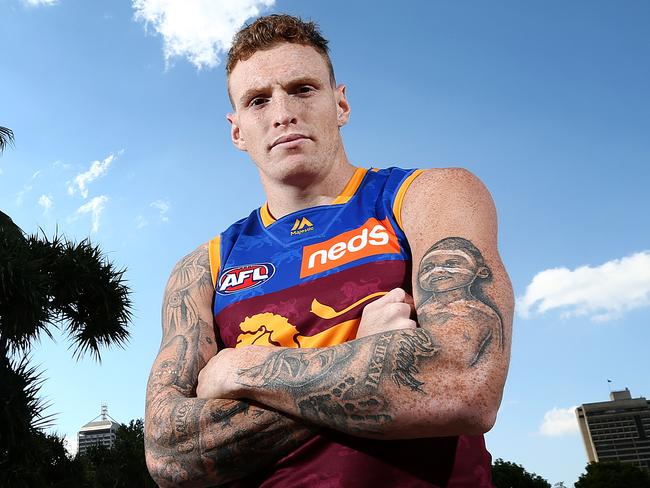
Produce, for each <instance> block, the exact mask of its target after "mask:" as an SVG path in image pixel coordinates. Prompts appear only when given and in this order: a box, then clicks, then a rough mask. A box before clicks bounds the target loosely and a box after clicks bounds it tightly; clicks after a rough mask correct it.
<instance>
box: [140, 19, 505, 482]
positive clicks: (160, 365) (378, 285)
mask: <svg viewBox="0 0 650 488" xmlns="http://www.w3.org/2000/svg"><path fill="white" fill-rule="evenodd" d="M227 71H228V75H229V77H228V89H229V95H230V98H231V101H232V105H233V113H231V114H229V115H228V120H229V122H230V124H231V138H232V142H233V144H234V145H235V146H236V147H237V148H238V149H241V150H243V151H246V152H247V153H248V154H249V155H250V157H251V159H252V160H253V162H254V163H255V164H256V166H257V167H258V170H259V174H260V178H261V181H262V184H263V186H264V189H265V192H266V195H267V199H268V200H267V203H266V204H265V205H264V206H263V207H261V208H260V209H258V210H255V211H254V212H253V213H252V214H251V215H250V216H249V217H248V218H246V219H242V220H240V221H239V222H237V223H235V224H233V225H232V226H231V227H229V228H228V229H227V230H226V231H224V232H223V233H221V234H220V236H218V237H216V238H215V239H213V240H211V241H210V242H209V243H208V244H206V245H203V246H200V247H199V248H198V249H197V250H196V251H194V252H192V253H190V254H189V255H188V256H186V257H185V258H183V259H182V260H181V261H180V262H179V263H178V264H177V265H176V267H175V269H174V270H173V271H172V274H171V277H170V279H169V282H168V284H167V288H166V292H165V297H164V300H163V311H162V315H163V317H162V319H163V338H162V345H161V349H160V352H159V354H158V356H157V358H156V360H155V362H154V365H153V368H152V371H151V376H150V379H149V385H148V388H147V406H146V432H145V434H146V437H145V441H146V451H147V463H148V466H149V469H150V471H151V473H152V475H153V477H154V479H155V480H156V481H157V482H158V483H159V484H160V485H161V486H211V485H217V484H226V483H230V485H231V486H265V487H268V486H282V487H294V486H304V487H318V486H331V487H347V486H351V487H363V486H372V487H381V486H408V487H425V486H426V487H433V486H450V487H483V486H491V482H490V456H489V454H488V453H487V451H486V450H485V446H484V442H483V436H482V434H483V433H484V432H486V431H488V430H489V429H490V428H491V427H492V425H493V423H494V420H495V417H496V412H497V409H498V406H499V403H500V401H501V394H502V390H503V385H504V382H505V377H506V372H507V368H508V361H509V347H510V337H511V322H512V308H513V298H512V290H511V286H510V282H509V280H508V277H507V275H506V273H505V271H504V269H503V265H502V263H501V260H500V258H499V255H498V251H497V242H496V241H497V237H496V214H495V210H494V206H493V203H492V200H491V198H490V195H489V193H488V192H487V190H486V189H485V187H484V186H483V185H482V184H481V183H480V182H479V181H478V180H477V179H476V178H475V177H474V176H473V175H471V174H470V173H468V172H467V171H464V170H460V169H436V170H426V171H412V170H401V169H398V168H390V169H387V170H366V169H363V168H355V167H354V166H352V165H351V164H350V163H349V162H348V160H347V157H346V155H345V150H344V147H343V142H342V139H341V136H340V128H341V127H343V126H344V125H345V124H346V123H347V121H348V118H349V115H350V106H349V104H348V101H347V99H346V93H345V86H344V85H338V86H337V85H336V83H335V78H334V72H333V69H332V66H331V62H330V60H329V56H328V54H327V41H325V39H323V38H322V36H321V35H320V33H319V32H318V30H317V28H316V26H315V25H314V24H312V23H305V22H302V21H301V20H300V19H296V18H293V17H289V16H269V17H264V18H260V19H258V20H257V21H256V22H254V23H253V24H251V25H250V26H247V27H246V28H244V29H243V30H242V31H240V32H239V33H238V35H237V36H236V37H235V40H234V44H233V47H232V49H231V51H230V53H229V59H228V66H227ZM416 263H420V265H419V266H418V265H417V264H416ZM436 268H441V269H442V272H438V271H436ZM411 269H413V270H417V271H415V272H414V273H412V272H411ZM463 273H464V274H466V275H467V276H466V277H465V278H462V277H461V279H456V278H455V277H454V276H456V275H459V276H460V274H463ZM477 277H479V278H481V279H482V281H483V283H482V288H481V292H480V294H475V295H473V294H472V293H471V292H470V291H469V287H470V286H471V285H472V283H473V281H474V280H475V279H476V278H477ZM454 289H459V290H461V289H462V293H461V294H459V295H458V296H456V295H454ZM409 290H415V292H416V293H415V297H414V299H413V298H412V297H411V296H410V295H409V293H408V291H409ZM438 291H444V293H442V294H440V295H442V296H443V297H455V298H457V300H449V302H450V306H449V307H444V306H443V305H442V302H436V303H434V302H435V298H432V297H434V296H437V295H438V293H437V292H438ZM450 293H451V294H450ZM461 295H462V296H461ZM441 300H442V298H441ZM452 302H453V303H452ZM422 307H424V308H423V309H422V310H423V313H422V316H420V314H419V313H418V314H417V317H416V316H415V313H414V311H415V309H416V308H418V309H420V308H422ZM477 317H478V318H481V317H487V318H488V319H489V320H488V322H487V323H483V322H481V323H479V321H477ZM414 319H416V320H414Z"/></svg>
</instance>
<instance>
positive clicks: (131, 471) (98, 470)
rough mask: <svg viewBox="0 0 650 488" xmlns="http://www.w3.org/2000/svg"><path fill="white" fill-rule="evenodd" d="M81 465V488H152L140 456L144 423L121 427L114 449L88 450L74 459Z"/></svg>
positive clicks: (95, 448)
mask: <svg viewBox="0 0 650 488" xmlns="http://www.w3.org/2000/svg"><path fill="white" fill-rule="evenodd" d="M77 459H78V460H79V461H80V462H81V464H82V466H83V478H84V486H86V487H89V488H130V487H132V486H138V487H143V488H148V487H155V486H156V484H155V483H154V481H153V479H152V478H151V476H150V475H149V471H148V470H147V465H146V463H145V457H144V424H143V422H142V420H141V419H137V420H131V422H129V424H128V425H124V424H122V425H121V426H120V428H119V429H118V430H117V433H116V439H115V446H114V447H113V448H112V449H108V448H106V447H104V446H95V447H92V448H90V449H89V450H88V451H87V452H86V454H83V455H79V456H77Z"/></svg>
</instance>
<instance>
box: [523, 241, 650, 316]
mask: <svg viewBox="0 0 650 488" xmlns="http://www.w3.org/2000/svg"><path fill="white" fill-rule="evenodd" d="M649 305H650V251H643V252H639V253H635V254H632V255H630V256H626V257H624V258H621V259H614V260H612V261H608V262H606V263H604V264H601V265H600V266H594V267H592V266H580V267H579V268H576V269H574V270H570V269H567V268H554V269H547V270H545V271H542V272H541V273H537V274H536V275H535V277H534V278H533V280H532V281H531V282H530V284H529V285H528V286H527V287H526V293H525V294H524V296H523V297H519V298H518V299H517V312H518V314H519V315H520V316H521V317H523V318H528V317H530V315H531V314H532V313H538V314H543V313H545V312H548V311H549V310H553V309H560V310H562V312H563V313H562V316H563V317H573V316H588V317H589V318H590V319H591V320H593V321H596V322H603V321H607V320H612V319H616V318H619V317H621V316H622V315H623V313H624V312H626V311H629V310H632V309H635V308H639V307H646V306H649Z"/></svg>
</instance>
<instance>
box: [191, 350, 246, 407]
mask: <svg viewBox="0 0 650 488" xmlns="http://www.w3.org/2000/svg"><path fill="white" fill-rule="evenodd" d="M242 350H243V349H233V348H230V347H229V348H226V349H222V350H221V351H219V352H218V353H217V354H216V355H214V356H212V358H210V361H208V364H206V365H205V367H204V368H203V369H202V370H201V371H199V378H198V383H197V385H196V396H197V398H222V399H228V398H236V396H235V395H236V393H235V390H236V383H235V380H234V378H236V374H237V371H238V369H239V368H238V367H237V359H238V358H239V356H240V355H241V352H242Z"/></svg>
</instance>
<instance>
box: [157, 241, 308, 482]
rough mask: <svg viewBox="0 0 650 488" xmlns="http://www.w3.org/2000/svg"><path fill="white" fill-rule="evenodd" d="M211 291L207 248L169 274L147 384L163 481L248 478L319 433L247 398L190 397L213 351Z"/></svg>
mask: <svg viewBox="0 0 650 488" xmlns="http://www.w3.org/2000/svg"><path fill="white" fill-rule="evenodd" d="M212 294H213V289H212V280H211V274H210V266H209V260H208V252H207V247H206V246H204V247H202V248H200V249H198V250H197V251H195V252H194V253H191V254H190V255H188V256H187V257H186V258H184V259H183V260H181V262H179V263H178V265H177V266H176V267H175V268H174V270H173V271H172V274H171V276H170V278H169V282H168V284H167V288H166V291H165V297H164V299H163V309H162V317H163V339H162V344H161V348H160V352H159V354H158V357H157V358H156V361H155V362H154V366H153V368H152V370H151V375H150V377H149V383H148V385H147V401H146V411H147V414H146V415H147V421H146V423H145V445H146V452H147V464H148V466H149V470H150V471H151V474H152V476H153V477H154V479H155V480H156V482H158V483H159V484H161V485H162V486H169V485H177V484H187V483H192V485H194V484H200V485H201V486H205V485H215V484H219V483H222V482H225V481H229V480H233V479H238V478H241V477H244V476H246V475H248V474H250V473H252V472H254V471H255V470H258V469H260V468H263V467H265V466H268V465H269V464H272V463H273V462H274V461H275V460H277V459H278V458H280V457H281V456H283V455H285V454H288V453H289V452H291V451H292V450H293V449H295V448H296V447H298V445H300V444H301V443H302V442H304V441H305V440H306V439H308V438H309V437H311V436H312V435H313V434H314V433H315V430H314V429H313V428H307V427H305V426H302V425H300V424H299V423H298V422H296V421H295V420H293V419H290V418H288V417H286V416H283V415H282V414H280V413H278V412H275V411H272V410H268V409H265V408H263V407H260V406H253V405H250V404H249V403H247V402H242V401H233V400H216V399H215V400H203V399H198V398H193V397H194V396H195V392H194V390H195V388H196V382H197V378H198V373H199V371H200V370H201V369H202V368H203V367H204V366H205V364H206V363H207V361H208V360H209V359H210V357H211V356H212V355H214V353H215V351H216V347H215V345H214V341H213V339H212V337H213V334H214V332H213V330H212V317H211V315H212V310H211V307H210V305H209V304H210V303H211V301H212ZM206 304H207V305H206ZM211 336H212V337H211Z"/></svg>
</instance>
